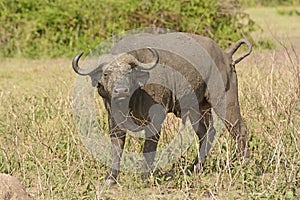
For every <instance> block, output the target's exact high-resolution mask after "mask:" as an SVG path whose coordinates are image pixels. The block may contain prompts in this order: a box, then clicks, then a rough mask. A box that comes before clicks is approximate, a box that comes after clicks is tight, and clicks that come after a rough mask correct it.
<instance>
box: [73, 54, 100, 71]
mask: <svg viewBox="0 0 300 200" xmlns="http://www.w3.org/2000/svg"><path fill="white" fill-rule="evenodd" d="M82 55H83V52H80V53H79V54H77V55H76V56H75V57H74V58H73V61H72V67H73V69H74V71H75V72H76V73H77V74H79V75H82V76H86V75H90V74H91V73H92V72H93V71H95V69H82V68H80V67H79V66H78V61H79V59H80V58H81V56H82Z"/></svg>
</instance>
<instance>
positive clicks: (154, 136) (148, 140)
mask: <svg viewBox="0 0 300 200" xmlns="http://www.w3.org/2000/svg"><path fill="white" fill-rule="evenodd" d="M149 118H150V120H151V122H150V123H149V124H148V125H147V127H146V129H145V135H146V137H145V143H144V149H143V155H144V157H145V161H146V163H145V167H144V170H145V171H144V173H143V178H146V177H147V176H148V174H149V172H151V171H152V170H153V169H154V166H153V163H154V158H155V155H156V149H157V144H158V141H159V138H160V130H161V128H162V124H163V122H164V119H165V118H166V111H165V109H164V107H162V106H160V105H158V104H156V105H153V106H152V107H151V109H150V110H149Z"/></svg>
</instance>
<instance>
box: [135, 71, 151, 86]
mask: <svg viewBox="0 0 300 200" xmlns="http://www.w3.org/2000/svg"><path fill="white" fill-rule="evenodd" d="M134 79H135V82H136V83H137V84H138V85H139V86H143V85H145V84H146V83H147V81H148V79H149V72H147V71H144V70H141V69H134Z"/></svg>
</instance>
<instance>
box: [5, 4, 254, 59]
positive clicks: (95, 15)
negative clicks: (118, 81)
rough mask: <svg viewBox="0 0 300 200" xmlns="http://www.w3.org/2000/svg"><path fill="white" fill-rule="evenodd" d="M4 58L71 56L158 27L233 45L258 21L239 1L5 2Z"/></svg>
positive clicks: (224, 44)
mask: <svg viewBox="0 0 300 200" xmlns="http://www.w3.org/2000/svg"><path fill="white" fill-rule="evenodd" d="M0 10H1V11H0V44H1V47H2V48H1V49H0V56H2V57H15V56H21V57H29V58H37V57H41V56H42V57H46V56H47V57H66V56H67V57H69V56H73V55H74V53H77V52H78V51H79V50H84V51H88V50H91V49H93V48H94V47H95V46H97V44H99V43H100V42H101V41H103V40H104V39H105V38H107V37H110V36H111V35H113V34H118V33H120V32H122V31H124V30H130V29H135V28H141V27H149V26H158V27H162V28H170V29H173V30H177V31H187V32H193V33H198V34H202V35H206V36H209V37H211V38H213V39H214V40H216V41H217V42H219V44H220V45H221V46H227V45H228V44H229V43H230V41H235V40H237V39H239V38H241V37H242V36H247V37H249V33H250V32H251V31H253V27H254V23H253V21H252V20H250V19H249V16H248V15H247V14H245V13H243V12H241V11H240V3H239V1H238V0H223V1H220V0H212V1H204V0H191V1H186V0H178V1H173V0H160V1H152V0H124V1H120V0H99V1H96V0H86V1H78V0H66V1H60V0H41V1H33V0H18V1H17V0H11V1H6V0H0Z"/></svg>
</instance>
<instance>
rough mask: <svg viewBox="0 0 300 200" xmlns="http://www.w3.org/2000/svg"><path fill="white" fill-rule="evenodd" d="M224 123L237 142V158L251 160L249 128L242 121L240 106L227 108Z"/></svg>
mask: <svg viewBox="0 0 300 200" xmlns="http://www.w3.org/2000/svg"><path fill="white" fill-rule="evenodd" d="M224 123H225V126H226V128H227V130H228V131H229V133H230V135H231V136H232V138H233V139H234V140H235V141H236V142H237V149H238V152H237V157H238V158H239V157H244V158H249V157H250V152H249V147H248V131H247V126H246V125H245V123H244V121H243V119H242V116H241V114H240V107H239V106H238V105H236V106H227V108H226V119H225V120H224Z"/></svg>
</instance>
